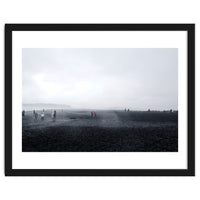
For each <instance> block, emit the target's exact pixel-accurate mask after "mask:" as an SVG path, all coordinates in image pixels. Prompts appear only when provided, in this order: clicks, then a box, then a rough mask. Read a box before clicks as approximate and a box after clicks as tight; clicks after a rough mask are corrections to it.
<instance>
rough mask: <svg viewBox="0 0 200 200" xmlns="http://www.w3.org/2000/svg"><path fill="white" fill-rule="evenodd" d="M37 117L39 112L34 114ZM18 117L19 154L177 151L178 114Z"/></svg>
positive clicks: (86, 113) (80, 113) (65, 113)
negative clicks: (20, 146) (20, 151)
mask: <svg viewBox="0 0 200 200" xmlns="http://www.w3.org/2000/svg"><path fill="white" fill-rule="evenodd" d="M37 112H38V114H39V116H40V114H41V113H42V111H37ZM51 112H52V111H50V110H49V111H48V110H47V111H45V118H44V120H41V119H40V117H39V118H38V120H36V121H35V120H34V119H33V113H32V112H28V111H27V112H26V113H25V116H24V117H23V118H22V151H23V152H177V151H178V113H177V112H171V113H170V112H153V111H151V112H142V111H141V112H139V111H137V112H136V111H130V112H124V111H96V112H97V116H96V118H95V117H93V118H92V117H91V116H90V112H91V111H89V110H88V111H87V110H84V111H79V110H57V116H56V120H52V118H51Z"/></svg>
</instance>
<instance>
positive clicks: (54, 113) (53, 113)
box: [52, 110, 56, 119]
mask: <svg viewBox="0 0 200 200" xmlns="http://www.w3.org/2000/svg"><path fill="white" fill-rule="evenodd" d="M52 119H56V110H54V111H53V112H52Z"/></svg>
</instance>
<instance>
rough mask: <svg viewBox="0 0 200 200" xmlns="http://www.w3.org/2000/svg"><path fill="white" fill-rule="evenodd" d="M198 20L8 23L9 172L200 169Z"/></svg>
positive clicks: (183, 172)
mask: <svg viewBox="0 0 200 200" xmlns="http://www.w3.org/2000/svg"><path fill="white" fill-rule="evenodd" d="M194 78H195V25H194V24H6V25H5V175H6V176H194V175H195V128H194V127H195V112H194V110H195V102H194V101H195V98H194V96H195V80H194Z"/></svg>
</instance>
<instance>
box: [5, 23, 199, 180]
mask: <svg viewBox="0 0 200 200" xmlns="http://www.w3.org/2000/svg"><path fill="white" fill-rule="evenodd" d="M13 31H187V57H188V60H187V70H188V74H187V90H188V96H187V101H188V103H187V105H188V107H187V112H188V118H187V123H188V130H187V137H188V140H187V169H13V168H12V32H13ZM5 175H6V176H194V175H195V25H194V24H5Z"/></svg>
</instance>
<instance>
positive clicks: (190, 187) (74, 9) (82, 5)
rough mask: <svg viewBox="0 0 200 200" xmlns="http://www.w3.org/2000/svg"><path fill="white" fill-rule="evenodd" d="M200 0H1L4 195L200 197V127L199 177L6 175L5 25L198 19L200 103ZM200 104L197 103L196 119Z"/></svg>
mask: <svg viewBox="0 0 200 200" xmlns="http://www.w3.org/2000/svg"><path fill="white" fill-rule="evenodd" d="M198 2H199V1H198V0H190V1H188V0H187V1H186V0H163V1H160V0H151V1H149V0H130V1H129V0H123V1H119V0H110V1H109V0H101V1H98V2H97V1H94V0H84V1H83V0H73V1H67V0H56V1H52V0H43V1H41V0H34V1H33V0H30V1H26V0H18V1H14V0H1V2H0V44H1V45H0V64H1V65H0V67H1V71H0V74H1V77H0V80H1V82H0V83H1V87H0V90H1V96H2V98H1V104H0V110H1V111H2V112H1V115H0V123H1V126H0V127H1V134H0V141H1V143H0V146H1V147H0V191H1V192H0V198H1V199H3V200H10V199H20V200H27V199H29V200H35V199H38V200H39V199H48V200H51V199H59V200H62V199H87V200H90V199H95V200H102V199H134V198H135V199H141V200H143V199H150V200H151V199H153V200H158V199H162V200H169V199H193V200H196V199H200V192H199V185H200V160H199V159H198V157H199V154H200V145H198V143H199V139H200V137H199V135H198V133H199V132H200V126H199V125H198V126H197V127H196V176H195V177H5V176H4V98H3V94H4V24H5V23H196V102H200V88H199V87H198V86H200V79H199V78H198V76H200V70H199V69H198V64H199V58H198V54H199V53H200V40H199V39H198V35H200V14H199V7H200V5H198ZM198 120H200V104H196V122H197V123H198Z"/></svg>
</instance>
